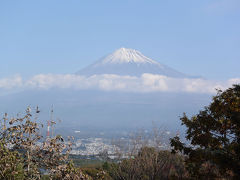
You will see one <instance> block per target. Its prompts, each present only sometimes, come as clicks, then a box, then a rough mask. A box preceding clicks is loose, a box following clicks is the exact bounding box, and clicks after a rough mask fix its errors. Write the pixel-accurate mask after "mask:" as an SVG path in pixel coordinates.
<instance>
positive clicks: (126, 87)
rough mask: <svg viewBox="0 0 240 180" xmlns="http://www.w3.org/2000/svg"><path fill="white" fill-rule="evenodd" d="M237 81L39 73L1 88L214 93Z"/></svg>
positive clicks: (4, 83) (8, 81)
mask: <svg viewBox="0 0 240 180" xmlns="http://www.w3.org/2000/svg"><path fill="white" fill-rule="evenodd" d="M237 83H240V78H235V79H229V80H227V81H213V80H205V79H200V78H199V79H196V78H193V79H190V78H189V79H187V78H184V79H179V78H170V77H166V76H162V75H156V74H143V75H142V76H141V77H135V76H119V75H114V74H104V75H93V76H90V77H85V76H79V75H74V74H39V75H35V76H33V77H31V78H30V79H27V80H23V79H22V78H21V76H19V75H16V76H13V77H10V78H3V79H0V90H7V91H10V90H13V89H14V90H16V89H19V90H27V89H44V90H48V89H51V88H60V89H66V88H69V89H79V90H81V89H98V90H104V91H124V92H143V93H144V92H189V93H211V94H212V93H213V94H214V93H216V89H222V90H224V89H226V88H228V87H231V86H232V84H237Z"/></svg>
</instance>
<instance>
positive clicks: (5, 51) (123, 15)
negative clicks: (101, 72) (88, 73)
mask: <svg viewBox="0 0 240 180" xmlns="http://www.w3.org/2000/svg"><path fill="white" fill-rule="evenodd" d="M120 47H126V48H133V49H137V50H139V51H141V52H142V53H143V54H144V55H146V56H148V57H150V58H152V59H154V60H157V61H159V62H161V63H163V64H166V65H168V66H170V67H172V68H175V69H177V70H178V71H181V72H184V73H187V74H191V75H200V76H203V77H206V78H209V79H228V78H237V77H238V78H239V77H240V70H239V67H240V1H239V0H201V1H192V0H188V1H187V0H181V1H179V0H171V1H160V0H152V1H147V0H145V1H143V0H121V1H113V0H101V1H97V0H95V1H93V0H87V1H80V0H69V1H66V0H51V1H49V0H41V1H32V0H28V1H27V0H21V1H17V0H15V1H14V0H13V1H0V78H3V77H8V76H12V75H15V74H20V75H21V76H23V77H30V76H33V75H35V74H39V73H44V74H46V73H58V74H64V73H74V72H76V71H78V70H79V69H81V68H83V67H85V66H87V65H89V64H91V63H93V62H94V61H96V60H98V59H99V58H100V57H102V56H104V55H106V54H108V53H111V52H112V51H114V50H115V49H118V48H120Z"/></svg>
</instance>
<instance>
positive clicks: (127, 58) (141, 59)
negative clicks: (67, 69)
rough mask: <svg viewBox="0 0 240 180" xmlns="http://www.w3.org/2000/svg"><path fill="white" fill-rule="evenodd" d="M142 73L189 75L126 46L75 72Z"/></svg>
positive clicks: (92, 73)
mask: <svg viewBox="0 0 240 180" xmlns="http://www.w3.org/2000/svg"><path fill="white" fill-rule="evenodd" d="M143 73H151V74H159V75H164V76H168V77H175V78H186V77H189V76H187V75H185V74H183V73H181V72H178V71H176V70H174V69H172V68H169V67H167V66H165V65H162V64H160V63H159V62H157V61H154V60H152V59H150V58H148V57H146V56H144V55H143V54H142V53H141V52H139V51H137V50H134V49H126V48H120V49H118V50H116V51H114V52H113V53H112V54H110V55H108V56H106V57H104V58H102V59H100V60H99V61H97V62H96V63H94V64H92V65H90V66H88V67H86V68H84V69H82V70H80V71H78V72H77V74H79V75H85V76H91V75H95V74H117V75H129V76H141V75H142V74H143Z"/></svg>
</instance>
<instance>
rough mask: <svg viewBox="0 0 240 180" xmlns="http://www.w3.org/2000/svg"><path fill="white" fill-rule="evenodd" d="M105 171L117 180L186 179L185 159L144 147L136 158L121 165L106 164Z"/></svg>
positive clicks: (120, 163)
mask: <svg viewBox="0 0 240 180" xmlns="http://www.w3.org/2000/svg"><path fill="white" fill-rule="evenodd" d="M104 169H105V170H106V171H107V172H108V173H109V174H110V175H111V176H112V178H113V179H117V180H124V179H129V180H135V179H139V180H157V179H171V178H173V179H182V178H184V177H186V176H185V175H186V173H185V172H186V171H185V168H184V163H183V159H182V157H181V156H179V155H177V154H175V155H174V154H171V153H170V152H169V151H166V150H158V149H156V148H154V147H143V148H141V149H140V151H139V152H138V154H137V155H136V156H135V157H132V158H128V159H124V160H122V161H121V162H119V163H117V164H116V163H112V164H106V163H105V164H104Z"/></svg>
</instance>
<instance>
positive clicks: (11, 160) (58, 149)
mask: <svg viewBox="0 0 240 180" xmlns="http://www.w3.org/2000/svg"><path fill="white" fill-rule="evenodd" d="M39 112H40V111H39V110H38V108H37V110H36V114H35V118H34V117H33V115H32V113H31V109H30V108H27V110H26V112H25V114H24V115H22V116H18V117H16V118H8V116H7V114H5V115H4V118H3V125H2V127H1V130H0V179H41V178H42V177H43V174H45V173H47V174H48V177H49V179H91V178H90V177H88V176H86V175H84V174H83V173H82V172H81V170H80V169H77V168H75V167H74V166H73V164H72V162H71V161H70V160H69V158H68V154H69V152H70V150H71V141H70V140H68V141H64V139H63V137H62V136H60V135H57V136H55V137H52V138H46V139H44V138H43V137H42V136H41V134H40V132H41V131H40V130H41V129H42V127H43V126H42V125H41V124H40V123H37V117H38V115H37V114H38V113H39Z"/></svg>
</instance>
